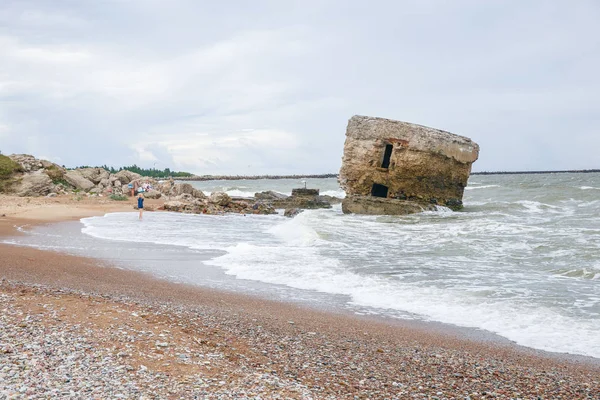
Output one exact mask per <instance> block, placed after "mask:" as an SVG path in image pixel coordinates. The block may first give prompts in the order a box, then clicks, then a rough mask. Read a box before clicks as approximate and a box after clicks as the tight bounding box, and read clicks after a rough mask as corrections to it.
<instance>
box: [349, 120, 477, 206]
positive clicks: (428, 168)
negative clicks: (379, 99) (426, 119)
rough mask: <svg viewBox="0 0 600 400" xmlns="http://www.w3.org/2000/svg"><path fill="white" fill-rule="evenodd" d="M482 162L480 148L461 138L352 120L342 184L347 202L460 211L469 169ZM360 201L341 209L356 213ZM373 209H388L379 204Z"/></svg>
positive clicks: (395, 124)
mask: <svg viewBox="0 0 600 400" xmlns="http://www.w3.org/2000/svg"><path fill="white" fill-rule="evenodd" d="M478 156H479V146H478V145H477V144H476V143H474V142H473V141H471V139H469V138H466V137H463V136H458V135H454V134H452V133H448V132H444V131H441V130H437V129H433V128H428V127H425V126H421V125H415V124H410V123H407V122H400V121H393V120H389V119H384V118H373V117H364V116H354V117H352V118H351V119H350V121H349V122H348V127H347V129H346V142H345V144H344V157H343V159H342V167H341V169H340V175H339V181H340V185H341V187H342V188H343V189H344V190H345V191H346V193H347V194H348V196H349V197H352V196H367V197H369V196H373V197H378V198H383V199H399V200H408V201H414V202H416V203H419V204H421V205H425V206H426V205H427V204H430V203H437V204H440V205H445V206H448V207H451V208H453V209H459V208H460V205H461V204H462V203H461V201H462V196H463V192H464V188H465V186H466V185H467V180H468V178H469V174H470V173H471V165H472V164H473V162H475V161H476V160H477V158H478ZM357 201H358V202H359V203H363V200H362V199H359V200H348V201H346V200H344V202H343V203H342V204H344V203H345V204H346V205H347V206H346V207H343V209H347V210H348V209H350V208H352V207H350V205H351V204H354V203H356V202H357ZM365 204H366V203H365ZM374 204H377V207H376V208H378V209H384V210H385V209H387V208H386V207H381V204H382V203H381V202H380V201H378V202H375V203H374ZM417 208H418V207H406V208H405V209H406V211H408V210H410V209H414V210H416V209H417ZM360 209H361V207H358V208H356V210H360ZM368 209H369V210H370V209H371V208H370V207H366V208H365V210H368ZM390 210H396V211H397V208H396V207H391V208H390ZM396 211H394V212H396ZM353 212H358V211H353Z"/></svg>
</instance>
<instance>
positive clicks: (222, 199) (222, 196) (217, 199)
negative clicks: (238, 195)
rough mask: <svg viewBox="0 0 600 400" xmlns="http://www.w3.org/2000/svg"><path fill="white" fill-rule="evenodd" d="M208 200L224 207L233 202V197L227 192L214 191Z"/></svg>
mask: <svg viewBox="0 0 600 400" xmlns="http://www.w3.org/2000/svg"><path fill="white" fill-rule="evenodd" d="M208 202H209V203H211V204H217V205H219V206H222V207H223V206H226V205H227V204H229V203H230V202H231V197H229V195H228V194H227V193H225V192H213V193H211V194H210V197H209V198H208Z"/></svg>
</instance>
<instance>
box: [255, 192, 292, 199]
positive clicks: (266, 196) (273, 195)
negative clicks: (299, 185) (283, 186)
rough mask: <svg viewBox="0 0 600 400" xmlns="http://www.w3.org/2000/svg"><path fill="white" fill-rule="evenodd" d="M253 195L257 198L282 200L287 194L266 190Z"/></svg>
mask: <svg viewBox="0 0 600 400" xmlns="http://www.w3.org/2000/svg"><path fill="white" fill-rule="evenodd" d="M254 197H255V198H256V199H257V200H284V199H287V198H288V197H289V196H288V195H285V194H282V193H277V192H274V191H272V190H268V191H266V192H260V193H254Z"/></svg>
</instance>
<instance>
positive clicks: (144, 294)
mask: <svg viewBox="0 0 600 400" xmlns="http://www.w3.org/2000/svg"><path fill="white" fill-rule="evenodd" d="M51 200H52V199H30V200H29V202H27V200H26V199H25V200H23V199H13V198H7V197H0V215H2V214H5V215H6V216H5V217H0V235H4V236H6V235H14V234H15V233H17V234H18V232H15V226H23V225H35V224H39V223H50V222H53V221H62V220H68V219H78V218H82V217H85V216H91V215H102V214H104V213H105V212H113V211H131V207H132V204H130V203H132V202H129V203H127V204H122V203H117V202H110V201H108V202H101V200H93V199H92V200H90V199H86V200H85V202H83V203H82V202H81V200H80V201H75V200H73V199H57V201H56V202H51ZM7 201H9V202H10V205H8V204H7ZM20 202H22V204H21V203H20ZM115 203H116V204H115ZM18 204H21V205H18ZM0 279H2V282H1V284H0V300H1V302H0V307H1V308H2V309H3V314H2V319H1V320H0V322H1V324H0V398H2V395H6V397H9V398H10V396H11V395H15V396H17V397H18V396H23V397H24V398H31V397H35V396H38V395H39V396H40V397H43V396H46V397H47V396H62V395H64V396H67V397H68V396H71V395H73V396H74V397H77V396H80V397H84V398H106V397H119V396H117V394H122V395H123V396H124V397H123V398H143V397H145V398H191V397H193V396H194V395H196V396H198V397H200V398H256V396H260V397H261V398H315V399H324V398H331V399H338V398H355V397H357V398H372V399H374V398H397V399H404V398H413V397H416V398H438V399H452V398H456V399H458V398H460V399H463V398H467V397H469V398H472V399H475V398H477V399H480V398H506V399H510V398H523V399H530V398H531V399H537V398H538V397H541V398H543V399H590V398H591V399H600V366H599V364H598V363H597V362H595V361H594V360H585V359H582V360H578V359H576V358H570V357H557V356H556V355H551V354H545V353H543V352H538V351H534V350H530V349H524V348H521V347H518V346H514V345H510V344H506V343H500V342H495V341H491V342H490V341H479V340H473V338H464V337H460V335H457V334H456V332H457V331H452V332H450V331H449V332H447V333H444V330H443V329H439V328H436V329H426V325H423V324H421V325H420V324H414V323H410V322H394V323H386V322H385V321H383V320H376V319H373V318H366V317H354V316H349V315H343V314H334V313H326V312H320V311H315V310H310V309H305V308H301V307H298V306H297V305H290V304H285V303H277V302H272V301H268V300H264V299H259V298H255V297H251V296H245V295H237V294H234V293H224V292H219V291H214V290H210V289H204V288H198V287H194V286H189V285H182V284H175V283H170V282H167V281H162V280H158V279H155V278H153V277H152V276H149V275H146V274H143V273H139V272H134V271H128V270H122V269H117V268H113V267H111V266H110V265H108V264H107V263H105V262H102V261H100V260H94V259H88V258H82V257H74V256H69V255H65V254H61V253H55V252H47V251H41V250H37V249H32V248H25V247H16V246H9V245H0ZM99 371H103V372H102V373H99ZM86 385H87V386H86ZM65 393H66V394H65ZM67 394H68V395H67Z"/></svg>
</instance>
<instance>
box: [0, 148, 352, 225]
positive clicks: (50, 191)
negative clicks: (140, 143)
mask: <svg viewBox="0 0 600 400" xmlns="http://www.w3.org/2000/svg"><path fill="white" fill-rule="evenodd" d="M8 159H9V160H11V161H12V162H14V163H16V164H15V165H16V166H17V167H15V172H14V173H13V174H12V175H11V176H10V182H8V179H6V182H7V184H6V185H2V186H0V188H2V187H4V186H6V187H5V189H4V192H7V193H11V194H16V195H17V196H28V197H38V196H49V197H52V196H56V195H59V194H67V193H85V194H86V195H88V196H113V197H114V196H118V197H119V198H123V197H124V196H128V195H131V192H132V189H133V191H135V190H136V189H137V188H138V187H142V188H144V197H145V198H149V199H159V198H160V199H161V201H164V205H163V206H162V208H164V210H167V211H174V212H183V213H195V214H222V213H240V214H275V213H276V212H277V211H276V209H289V210H291V209H314V208H331V204H333V203H338V202H340V201H341V199H337V198H335V197H331V196H320V195H319V191H318V189H294V191H293V192H292V195H291V196H287V195H283V194H280V193H276V192H262V193H256V195H255V197H254V198H231V197H230V196H229V195H227V193H224V192H214V193H211V195H210V196H206V195H205V194H204V193H203V192H202V191H200V190H198V189H196V188H194V187H193V186H192V185H190V184H189V183H178V182H175V181H174V180H173V179H167V180H156V179H154V178H150V177H143V176H141V175H139V174H137V173H134V172H131V171H127V170H121V171H119V172H117V173H114V174H112V173H110V172H109V171H107V170H105V169H103V168H77V169H73V170H69V169H65V168H63V167H61V166H60V165H57V164H54V163H52V162H50V161H46V160H38V159H36V158H35V157H33V156H31V155H27V154H13V155H10V156H8ZM0 179H2V178H1V177H0ZM150 209H151V207H150ZM296 214H298V212H287V213H286V215H288V216H294V215H296Z"/></svg>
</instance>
